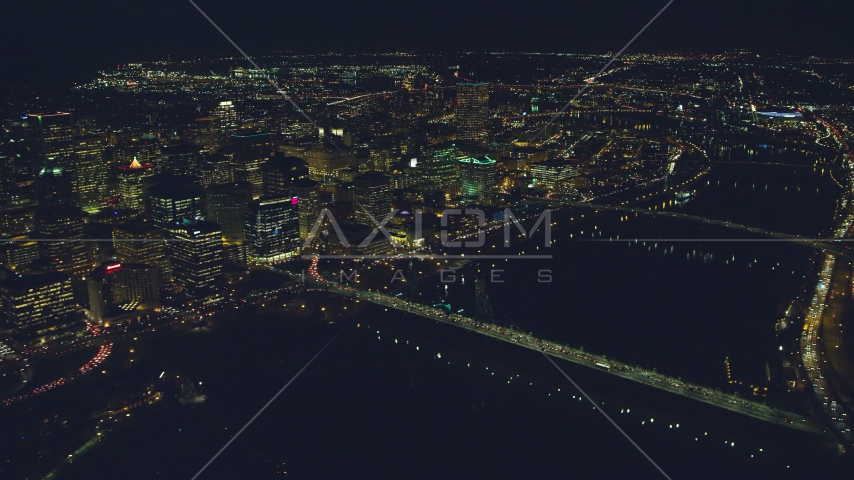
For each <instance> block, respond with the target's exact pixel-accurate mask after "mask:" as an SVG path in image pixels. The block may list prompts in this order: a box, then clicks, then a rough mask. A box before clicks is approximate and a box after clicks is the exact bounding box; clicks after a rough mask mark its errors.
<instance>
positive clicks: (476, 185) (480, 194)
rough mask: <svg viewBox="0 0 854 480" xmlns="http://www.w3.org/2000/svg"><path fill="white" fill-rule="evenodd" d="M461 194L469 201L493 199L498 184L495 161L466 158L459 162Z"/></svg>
mask: <svg viewBox="0 0 854 480" xmlns="http://www.w3.org/2000/svg"><path fill="white" fill-rule="evenodd" d="M459 169H460V188H461V191H462V192H461V193H462V195H463V197H464V198H466V199H467V200H476V201H482V200H487V199H489V198H490V197H491V195H492V193H493V192H494V191H495V187H496V182H497V164H496V163H495V160H493V159H491V158H489V157H486V156H483V157H466V158H463V159H460V161H459Z"/></svg>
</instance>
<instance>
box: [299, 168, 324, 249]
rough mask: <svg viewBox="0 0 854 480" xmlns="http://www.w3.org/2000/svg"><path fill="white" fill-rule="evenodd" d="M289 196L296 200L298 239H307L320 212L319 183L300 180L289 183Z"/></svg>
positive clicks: (305, 179)
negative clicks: (297, 207) (297, 208)
mask: <svg viewBox="0 0 854 480" xmlns="http://www.w3.org/2000/svg"><path fill="white" fill-rule="evenodd" d="M291 195H292V196H294V197H296V198H297V202H298V203H297V205H298V206H299V238H300V240H303V241H304V240H305V239H306V238H308V235H309V232H311V228H312V227H313V226H314V223H315V222H316V221H317V218H318V216H319V215H320V211H321V209H322V208H321V207H322V206H321V204H320V198H319V196H320V183H318V182H316V181H314V180H309V179H308V178H300V179H297V180H294V181H293V182H292V183H291Z"/></svg>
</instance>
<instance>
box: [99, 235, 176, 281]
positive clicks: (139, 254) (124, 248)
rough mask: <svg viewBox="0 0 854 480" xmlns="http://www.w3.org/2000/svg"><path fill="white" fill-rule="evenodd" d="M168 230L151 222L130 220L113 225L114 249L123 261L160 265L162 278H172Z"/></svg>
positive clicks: (167, 279)
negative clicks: (167, 240)
mask: <svg viewBox="0 0 854 480" xmlns="http://www.w3.org/2000/svg"><path fill="white" fill-rule="evenodd" d="M165 239H166V231H164V230H163V229H160V228H157V227H155V226H154V225H152V224H151V223H150V222H143V221H142V220H130V221H128V222H125V223H122V224H119V225H115V226H113V249H114V250H115V252H116V258H117V259H118V260H119V262H122V263H143V264H146V265H153V266H155V267H158V269H159V271H160V276H161V279H163V280H164V281H169V280H171V277H172V265H171V263H170V261H169V255H168V250H167V246H166V240H165Z"/></svg>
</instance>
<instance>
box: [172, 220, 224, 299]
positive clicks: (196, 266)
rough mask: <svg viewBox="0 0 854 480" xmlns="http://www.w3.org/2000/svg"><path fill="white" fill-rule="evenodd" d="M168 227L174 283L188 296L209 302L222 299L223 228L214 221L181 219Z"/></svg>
mask: <svg viewBox="0 0 854 480" xmlns="http://www.w3.org/2000/svg"><path fill="white" fill-rule="evenodd" d="M169 231H170V232H171V233H172V238H173V240H174V241H173V242H172V243H171V244H170V247H171V248H170V250H171V253H170V256H171V259H172V276H173V278H174V281H175V284H176V285H178V287H179V288H180V289H181V290H182V291H184V292H186V293H187V294H188V295H190V297H192V298H194V299H196V300H198V301H200V302H201V304H202V305H211V304H215V303H218V302H220V301H221V300H222V299H223V292H222V280H223V276H222V266H223V263H224V259H223V254H222V230H221V229H220V228H219V225H217V224H216V223H214V222H208V221H205V220H190V219H186V218H185V219H182V220H180V221H177V222H174V223H173V224H172V225H171V226H170V227H169Z"/></svg>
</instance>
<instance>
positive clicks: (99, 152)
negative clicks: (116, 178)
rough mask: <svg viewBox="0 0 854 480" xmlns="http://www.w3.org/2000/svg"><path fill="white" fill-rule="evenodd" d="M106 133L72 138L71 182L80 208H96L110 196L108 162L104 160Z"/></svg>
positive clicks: (101, 205)
mask: <svg viewBox="0 0 854 480" xmlns="http://www.w3.org/2000/svg"><path fill="white" fill-rule="evenodd" d="M106 145H107V138H106V136H104V135H91V136H87V137H75V138H74V139H73V140H72V151H73V153H72V155H71V161H70V164H71V184H72V190H73V192H74V196H75V198H76V201H77V204H78V205H79V206H80V208H82V209H84V210H87V209H96V208H100V207H103V206H104V202H106V201H107V200H108V199H109V197H110V191H109V189H108V188H107V164H106V162H105V161H104V148H105V147H106Z"/></svg>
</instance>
